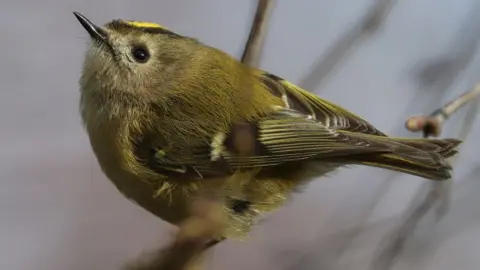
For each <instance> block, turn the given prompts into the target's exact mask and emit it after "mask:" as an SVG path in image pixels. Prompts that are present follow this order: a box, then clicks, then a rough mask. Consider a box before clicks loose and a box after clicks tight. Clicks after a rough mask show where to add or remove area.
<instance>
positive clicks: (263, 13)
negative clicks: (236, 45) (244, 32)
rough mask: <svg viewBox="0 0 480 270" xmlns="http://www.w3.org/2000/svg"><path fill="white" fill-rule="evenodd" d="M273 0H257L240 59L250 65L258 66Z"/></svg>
mask: <svg viewBox="0 0 480 270" xmlns="http://www.w3.org/2000/svg"><path fill="white" fill-rule="evenodd" d="M274 2H275V0H258V5H257V10H256V12H255V17H254V19H253V22H252V27H251V29H250V34H249V36H248V40H247V42H246V43H245V48H244V50H243V54H242V58H241V61H242V62H243V63H246V64H248V65H250V66H253V67H255V66H258V63H259V61H260V54H261V50H262V45H263V41H264V39H265V32H266V29H267V22H268V20H269V18H270V13H271V10H272V8H273V5H274Z"/></svg>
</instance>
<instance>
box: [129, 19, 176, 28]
mask: <svg viewBox="0 0 480 270" xmlns="http://www.w3.org/2000/svg"><path fill="white" fill-rule="evenodd" d="M125 23H126V24H128V25H130V26H133V27H139V28H162V29H167V28H165V27H163V26H161V25H160V24H158V23H152V22H140V21H125Z"/></svg>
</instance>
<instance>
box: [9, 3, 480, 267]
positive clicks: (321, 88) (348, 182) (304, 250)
mask: <svg viewBox="0 0 480 270" xmlns="http://www.w3.org/2000/svg"><path fill="white" fill-rule="evenodd" d="M277 2H278V3H277V5H276V7H275V9H274V10H273V13H272V18H271V21H270V26H269V32H268V35H267V39H266V44H265V50H264V54H263V58H262V61H261V67H262V68H264V69H267V70H269V71H271V72H273V73H276V74H277V75H279V76H282V77H285V78H288V79H289V80H291V81H292V82H294V83H300V82H301V80H302V78H304V77H305V76H306V75H307V74H308V73H309V72H310V71H311V70H312V67H313V66H315V63H316V62H317V61H320V60H321V59H322V57H324V56H325V53H326V52H327V51H328V50H329V49H330V47H329V46H332V44H334V43H335V42H336V41H338V39H340V38H342V35H343V34H345V33H346V32H348V31H349V29H351V28H352V27H353V26H355V24H356V23H357V22H358V21H359V20H360V19H361V17H362V16H364V14H365V12H367V10H368V9H369V8H370V7H371V6H372V5H373V4H374V3H375V1H373V0H355V1H352V0H336V1H320V0H310V1H309V0H295V1H289V0H277ZM477 2H478V1H477V0H445V1H437V0H402V1H399V3H397V4H396V5H395V6H394V7H393V9H392V11H391V13H390V15H389V16H388V18H387V20H386V22H385V24H384V26H383V27H382V28H380V29H379V30H378V31H377V32H376V33H375V34H374V35H372V36H370V37H368V38H364V39H363V40H360V41H358V42H357V44H356V45H355V46H354V48H353V49H352V50H351V51H350V52H349V54H348V57H346V58H345V59H344V60H343V61H342V62H341V63H340V64H339V65H338V67H337V68H336V69H335V72H333V73H332V74H331V75H330V76H329V77H327V78H326V79H325V80H322V83H321V84H319V85H317V86H316V87H315V89H310V90H312V91H315V92H316V93H318V94H319V95H321V96H322V97H325V98H328V99H330V100H332V101H334V102H336V103H339V104H341V105H342V106H345V107H347V108H349V109H351V110H353V111H354V112H357V113H358V114H360V115H361V116H363V117H365V118H367V119H369V120H370V121H371V122H372V123H373V124H375V125H376V126H378V127H379V128H380V129H381V130H383V131H385V132H387V133H389V134H394V135H400V136H419V135H416V134H409V133H407V132H406V131H405V130H404V128H403V123H404V120H405V119H406V117H407V116H409V115H411V114H417V113H430V112H431V111H432V110H433V109H434V108H436V107H438V106H439V105H440V104H442V103H444V102H446V101H448V100H449V99H451V98H453V97H454V96H455V95H457V94H459V93H461V92H463V91H465V90H466V89H467V88H469V87H470V86H472V85H473V84H474V83H475V82H476V81H477V80H478V77H479V76H478V75H479V74H480V73H479V72H480V58H479V54H478V53H477V39H478V37H479V36H480V32H479V27H478V26H479V24H480V19H479V18H478V14H479V11H480V4H479V3H477ZM255 5H256V1H253V0H252V1H247V0H203V1H198V0H146V1H133V0H132V1H127V0H95V1H93V0H84V1H72V0H44V1H34V0H15V1H14V0H2V2H1V3H0V15H1V16H0V22H1V24H2V29H1V30H0V31H1V39H0V48H1V50H0V60H1V61H0V69H1V72H0V85H1V91H2V94H1V96H2V98H1V99H0V127H1V132H0V136H1V137H0V138H1V152H0V158H1V161H0V177H1V178H0V213H1V219H0V269H5V270H6V269H8V270H29V269H35V270H63V269H69V270H84V269H102V270H110V269H112V270H113V269H118V268H119V267H120V266H121V265H123V264H124V263H125V262H127V261H129V260H131V259H134V258H136V256H138V255H139V254H140V253H142V252H144V251H148V250H149V249H151V248H154V247H158V246H159V245H162V244H164V243H165V241H167V240H168V239H169V237H171V235H172V232H173V227H171V226H169V225H167V224H166V223H164V222H163V221H161V220H159V219H156V218H155V217H153V216H151V215H150V214H149V213H147V212H146V211H144V210H143V209H141V208H139V207H138V206H136V205H134V204H133V203H131V202H129V201H128V200H127V199H125V198H123V197H122V195H120V193H119V192H117V190H116V189H115V188H114V187H113V185H112V184H110V183H109V182H108V181H107V180H106V178H105V177H104V176H103V175H102V173H101V172H100V170H99V167H98V166H97V163H96V160H95V158H94V156H93V155H92V152H91V150H90V146H89V143H88V140H87V137H86V134H85V132H84V131H83V129H82V126H81V124H80V119H79V116H78V109H77V103H78V97H79V95H78V78H79V73H80V68H81V64H82V61H83V53H84V51H85V49H86V44H87V40H88V38H87V34H86V33H85V31H84V30H83V28H82V27H81V26H80V25H79V23H78V22H77V21H76V19H75V17H74V16H73V15H72V11H78V12H81V13H82V14H84V15H85V16H87V17H88V18H90V19H91V20H92V21H94V22H96V23H105V22H107V21H108V20H110V19H113V18H124V19H135V20H144V21H154V22H158V23H161V24H163V25H165V26H167V27H169V28H171V29H173V30H175V31H177V32H180V33H182V34H185V35H190V36H194V37H197V38H199V39H200V40H202V41H203V42H205V43H207V44H209V45H213V46H215V47H218V48H221V49H223V50H225V51H227V52H229V53H231V54H233V55H235V56H236V57H239V56H240V54H241V52H242V48H243V44H244V42H245V40H246V38H247V35H248V31H249V27H250V23H251V19H252V16H253V11H254V8H255ZM422 74H423V75H422ZM469 113H470V114H472V115H475V114H476V111H472V109H471V108H468V107H467V108H465V109H463V110H462V111H461V112H459V113H458V114H456V115H455V116H454V117H453V118H451V120H450V121H449V123H448V125H447V127H446V130H445V132H444V134H443V135H444V136H454V137H457V136H459V131H460V130H461V128H462V124H463V123H464V122H465V119H466V117H467V116H468V114H469ZM469 117H470V118H471V117H472V116H471V115H470V116H469ZM474 134H477V135H478V134H480V122H479V121H478V120H477V121H475V124H474V125H473V127H472V129H471V131H470V135H469V136H468V137H467V138H466V141H465V144H464V147H463V148H462V153H461V155H460V157H459V159H458V160H457V165H456V170H455V172H454V187H453V188H454V189H453V190H454V191H453V198H452V205H451V208H450V210H449V212H448V214H447V215H446V216H445V217H444V218H443V219H441V220H440V221H439V222H438V223H436V222H435V220H434V217H433V216H432V214H430V215H427V217H426V218H425V219H424V220H423V221H422V222H421V223H420V224H419V227H418V228H417V230H416V231H415V235H414V237H413V238H412V239H411V240H409V241H408V242H407V245H406V249H405V251H404V252H402V253H401V254H400V257H399V258H398V261H397V263H396V264H395V266H394V267H393V269H395V270H401V269H435V270H443V269H445V270H450V269H472V270H474V269H475V270H476V269H479V265H480V256H478V254H479V253H478V250H479V249H480V242H479V241H480V215H479V214H480V207H478V206H477V205H479V204H480V196H478V195H477V194H479V192H480V179H479V178H480V177H479V176H478V174H479V172H480V170H479V169H478V166H479V164H480V161H479V159H478V156H477V154H478V152H479V151H480V144H479V143H478V142H477V141H476V140H475V139H476V138H478V136H475V135H474ZM425 181H426V180H423V179H420V178H417V177H413V176H402V175H397V174H392V173H390V172H387V171H384V170H380V169H372V168H361V167H357V168H351V169H344V170H342V171H340V172H338V173H337V174H335V175H333V176H332V177H329V178H325V179H321V180H317V181H316V182H314V183H312V184H311V185H309V186H308V189H306V190H305V192H303V193H301V194H296V195H295V196H294V197H293V199H292V200H291V202H290V203H289V204H288V205H286V206H285V207H284V208H283V209H282V210H281V211H279V212H276V213H275V214H273V215H272V216H270V217H269V218H268V219H267V220H265V221H264V222H262V223H261V224H259V225H258V226H257V227H256V229H255V231H254V232H253V233H252V235H251V238H250V239H249V240H248V241H247V242H245V243H240V242H231V241H227V242H225V243H222V244H221V245H220V246H219V247H218V248H217V249H216V250H215V253H214V256H213V259H212V261H211V262H210V263H209V269H232V270H233V269H356V270H360V269H370V267H371V265H372V261H374V260H375V258H376V257H377V256H378V252H379V249H381V248H380V247H381V246H382V243H384V242H385V241H386V239H388V236H390V235H391V234H392V231H393V229H394V228H395V227H396V226H398V225H399V224H400V223H401V222H402V221H403V220H404V219H405V216H404V213H405V211H406V210H407V209H408V208H409V207H410V205H411V204H412V200H414V198H415V197H416V196H418V195H417V194H418V193H419V190H420V193H421V192H422V188H423V185H424V183H425ZM352 233H353V235H355V237H354V238H351V237H350V238H349V237H347V238H348V239H350V240H348V241H346V242H345V241H344V240H342V239H344V238H345V235H351V234H352ZM342 241H343V242H342Z"/></svg>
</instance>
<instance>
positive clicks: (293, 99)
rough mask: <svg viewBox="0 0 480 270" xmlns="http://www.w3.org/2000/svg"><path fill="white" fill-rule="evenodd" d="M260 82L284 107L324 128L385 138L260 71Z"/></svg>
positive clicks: (356, 118)
mask: <svg viewBox="0 0 480 270" xmlns="http://www.w3.org/2000/svg"><path fill="white" fill-rule="evenodd" d="M260 77H261V81H262V82H263V83H264V84H265V86H266V87H267V88H268V89H269V90H270V91H271V92H272V94H274V95H277V96H281V97H282V98H283V99H284V100H286V107H288V108H291V109H294V110H297V111H299V112H301V113H304V114H306V115H311V116H312V117H313V118H315V119H317V120H318V121H321V122H322V123H323V124H324V125H325V126H326V127H329V128H332V129H339V130H347V131H352V132H359V133H365V134H371V135H378V136H386V135H385V134H384V133H382V132H380V131H379V130H377V129H376V128H375V127H374V126H372V125H371V124H370V123H368V122H367V121H366V120H364V119H363V118H361V117H360V116H357V115H355V114H353V113H351V112H349V111H347V110H345V109H344V108H342V107H340V106H338V105H336V104H333V103H331V102H329V101H327V100H325V99H322V98H320V97H318V96H316V95H314V94H312V93H310V92H308V91H306V90H303V89H302V88H300V87H298V86H296V85H294V84H292V83H290V82H288V81H286V80H284V79H282V78H280V77H278V76H275V75H273V74H270V73H267V72H264V71H261V72H260Z"/></svg>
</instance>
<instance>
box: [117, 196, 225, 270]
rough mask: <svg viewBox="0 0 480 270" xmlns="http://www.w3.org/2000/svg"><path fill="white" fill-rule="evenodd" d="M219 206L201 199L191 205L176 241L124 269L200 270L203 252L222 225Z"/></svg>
mask: <svg viewBox="0 0 480 270" xmlns="http://www.w3.org/2000/svg"><path fill="white" fill-rule="evenodd" d="M223 213H224V212H223V209H222V205H221V204H219V203H217V202H216V201H213V200H211V199H210V198H208V199H207V198H200V199H198V200H197V201H195V203H194V204H193V205H192V215H191V216H190V217H189V218H188V219H187V220H186V221H185V222H184V223H183V224H181V225H180V230H179V231H178V233H177V235H176V237H175V240H174V241H172V243H170V244H169V245H168V246H167V247H166V248H162V249H161V250H159V251H157V252H155V253H154V254H152V255H150V256H149V258H147V259H145V260H144V261H138V262H135V263H133V264H130V265H129V266H127V267H126V268H125V269H126V270H181V269H182V270H185V269H189V270H190V269H201V265H202V263H203V260H202V259H204V257H205V252H206V251H207V249H208V248H209V247H210V246H209V244H210V243H211V241H212V239H214V236H216V235H217V234H218V232H219V231H221V229H222V226H223V224H225V223H224V222H223Z"/></svg>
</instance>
